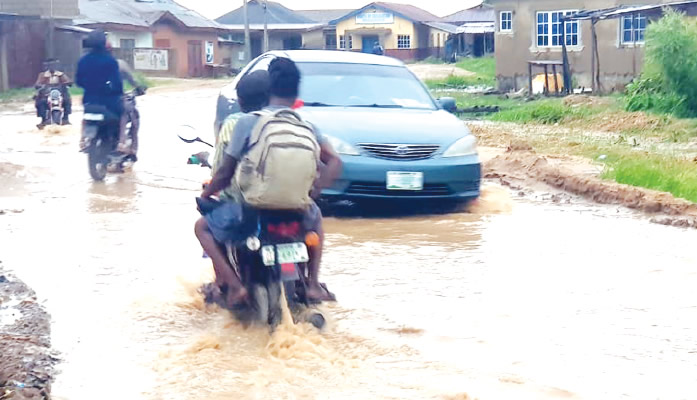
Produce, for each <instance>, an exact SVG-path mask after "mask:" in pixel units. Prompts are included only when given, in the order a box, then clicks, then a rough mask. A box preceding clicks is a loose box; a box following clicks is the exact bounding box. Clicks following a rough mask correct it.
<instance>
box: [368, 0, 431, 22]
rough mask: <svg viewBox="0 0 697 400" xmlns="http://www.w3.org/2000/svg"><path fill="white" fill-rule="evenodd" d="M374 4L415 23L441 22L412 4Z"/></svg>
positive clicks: (379, 2)
mask: <svg viewBox="0 0 697 400" xmlns="http://www.w3.org/2000/svg"><path fill="white" fill-rule="evenodd" d="M373 4H375V5H377V6H380V7H383V8H386V9H388V10H392V11H394V12H395V13H397V14H401V15H403V16H405V17H407V18H408V19H410V20H412V21H414V22H431V21H440V20H441V19H440V18H439V17H436V16H435V15H433V14H431V13H430V12H428V11H426V10H424V9H421V8H419V7H416V6H412V5H410V4H399V3H386V2H382V1H378V2H375V3H373ZM364 8H365V7H364Z"/></svg>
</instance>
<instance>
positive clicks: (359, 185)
mask: <svg viewBox="0 0 697 400" xmlns="http://www.w3.org/2000/svg"><path fill="white" fill-rule="evenodd" d="M346 192H347V193H349V194H362V195H371V196H394V197H412V196H448V195H451V194H452V191H451V190H450V187H449V186H448V185H446V184H440V183H432V184H429V183H427V184H425V185H424V188H423V189H422V190H388V189H387V187H386V185H385V183H375V182H353V183H351V186H349V188H348V190H347V191H346Z"/></svg>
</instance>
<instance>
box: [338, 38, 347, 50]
mask: <svg viewBox="0 0 697 400" xmlns="http://www.w3.org/2000/svg"><path fill="white" fill-rule="evenodd" d="M339 48H340V49H345V48H346V36H344V35H340V36H339Z"/></svg>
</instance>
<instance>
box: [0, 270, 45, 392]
mask: <svg viewBox="0 0 697 400" xmlns="http://www.w3.org/2000/svg"><path fill="white" fill-rule="evenodd" d="M56 361H57V360H56V358H55V357H54V356H53V355H52V354H51V341H50V322H49V316H48V314H47V313H46V311H45V310H44V308H43V307H42V306H41V305H40V304H39V303H38V302H37V299H36V294H35V293H34V291H32V290H31V289H30V288H29V287H27V285H25V284H24V283H23V282H22V281H20V280H18V279H17V278H15V277H14V276H12V275H10V274H8V273H7V272H5V271H4V269H3V266H2V264H1V263H0V399H3V400H5V399H13V400H15V399H16V400H19V399H32V400H35V399H36V400H38V399H48V398H50V392H51V381H52V379H53V374H54V369H53V366H54V364H55V363H56Z"/></svg>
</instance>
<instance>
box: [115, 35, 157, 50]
mask: <svg viewBox="0 0 697 400" xmlns="http://www.w3.org/2000/svg"><path fill="white" fill-rule="evenodd" d="M107 33H108V35H107V38H108V40H109V42H110V43H111V47H121V39H133V40H135V42H136V48H141V49H149V48H152V47H153V46H154V42H153V40H152V32H137V31H108V32H107Z"/></svg>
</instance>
